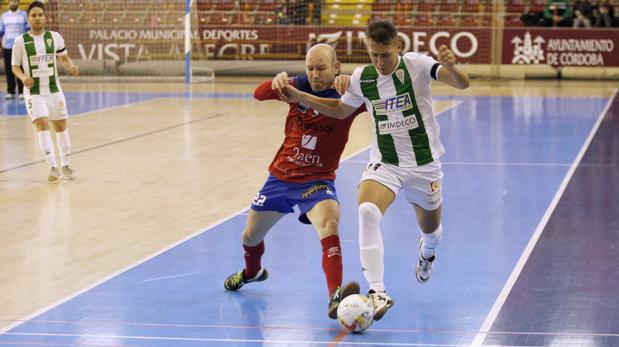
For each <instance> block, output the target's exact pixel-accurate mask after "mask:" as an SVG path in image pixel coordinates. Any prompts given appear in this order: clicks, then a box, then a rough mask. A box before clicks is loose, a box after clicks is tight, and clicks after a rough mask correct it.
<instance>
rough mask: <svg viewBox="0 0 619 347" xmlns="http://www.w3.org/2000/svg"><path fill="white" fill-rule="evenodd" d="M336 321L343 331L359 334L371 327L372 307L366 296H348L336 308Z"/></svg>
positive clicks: (372, 319)
mask: <svg viewBox="0 0 619 347" xmlns="http://www.w3.org/2000/svg"><path fill="white" fill-rule="evenodd" d="M337 320H338V321H339V322H340V325H341V326H342V327H343V328H344V329H347V330H348V331H352V332H353V333H360V332H362V331H364V330H366V329H367V328H369V327H370V325H372V322H373V321H374V305H372V302H371V301H370V299H369V298H368V297H367V296H364V295H359V294H353V295H349V296H347V297H345V298H344V300H342V302H340V305H339V306H338V307H337Z"/></svg>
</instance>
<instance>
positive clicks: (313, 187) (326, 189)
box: [301, 183, 333, 199]
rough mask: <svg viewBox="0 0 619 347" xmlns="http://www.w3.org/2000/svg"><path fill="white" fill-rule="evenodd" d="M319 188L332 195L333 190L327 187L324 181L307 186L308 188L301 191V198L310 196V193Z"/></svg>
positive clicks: (317, 190)
mask: <svg viewBox="0 0 619 347" xmlns="http://www.w3.org/2000/svg"><path fill="white" fill-rule="evenodd" d="M321 190H325V191H326V193H327V194H329V195H333V192H332V191H331V190H330V189H329V186H328V185H326V184H324V183H321V184H314V185H313V186H311V187H309V189H307V190H306V191H304V192H303V193H301V198H303V199H307V198H309V197H310V196H312V194H314V193H316V192H319V191H321Z"/></svg>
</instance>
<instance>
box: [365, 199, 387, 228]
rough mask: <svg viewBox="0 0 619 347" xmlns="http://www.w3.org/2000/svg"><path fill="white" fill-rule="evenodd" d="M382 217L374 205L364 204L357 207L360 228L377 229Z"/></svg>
mask: <svg viewBox="0 0 619 347" xmlns="http://www.w3.org/2000/svg"><path fill="white" fill-rule="evenodd" d="M382 217H383V215H382V213H381V212H380V209H379V208H378V206H376V204H373V203H371V202H364V203H361V204H360V205H359V225H360V226H361V227H364V226H368V227H371V228H378V226H379V224H380V220H381V218H382Z"/></svg>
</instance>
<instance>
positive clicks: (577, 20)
mask: <svg viewBox="0 0 619 347" xmlns="http://www.w3.org/2000/svg"><path fill="white" fill-rule="evenodd" d="M592 12H593V6H592V5H591V3H589V0H576V2H574V25H573V26H572V27H573V28H580V27H585V28H591V13H592Z"/></svg>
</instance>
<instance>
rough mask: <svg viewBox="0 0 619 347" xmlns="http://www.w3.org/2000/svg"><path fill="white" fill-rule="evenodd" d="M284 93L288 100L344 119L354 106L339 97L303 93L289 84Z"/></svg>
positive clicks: (352, 110)
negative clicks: (322, 96)
mask: <svg viewBox="0 0 619 347" xmlns="http://www.w3.org/2000/svg"><path fill="white" fill-rule="evenodd" d="M284 94H285V96H286V97H287V99H288V102H298V103H301V104H303V105H305V106H308V107H311V108H313V109H314V110H317V111H318V112H320V113H322V114H324V115H325V116H328V117H331V118H338V119H344V118H346V117H348V116H350V115H351V114H352V113H353V112H354V111H355V110H356V108H355V107H352V106H349V105H346V104H345V103H343V102H342V100H340V99H330V98H320V97H317V96H315V95H311V94H308V93H304V92H302V91H300V90H298V89H296V88H295V87H293V86H291V85H287V86H286V89H285V90H284Z"/></svg>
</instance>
